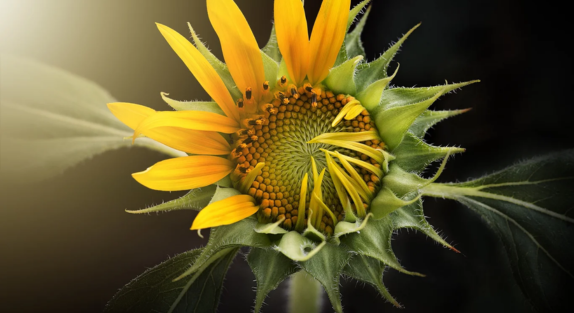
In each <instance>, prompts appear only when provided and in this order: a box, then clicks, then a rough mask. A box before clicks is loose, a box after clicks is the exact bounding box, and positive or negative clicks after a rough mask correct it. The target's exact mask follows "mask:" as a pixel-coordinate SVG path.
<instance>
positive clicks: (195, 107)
mask: <svg viewBox="0 0 574 313" xmlns="http://www.w3.org/2000/svg"><path fill="white" fill-rule="evenodd" d="M160 95H161V98H162V99H163V101H165V103H167V104H168V105H169V106H170V107H172V108H173V109H174V110H176V111H202V112H211V113H217V114H221V115H225V113H223V110H222V109H221V108H220V107H219V105H218V104H217V103H215V102H211V101H178V100H173V99H171V98H169V97H168V95H169V93H166V92H162V93H160Z"/></svg>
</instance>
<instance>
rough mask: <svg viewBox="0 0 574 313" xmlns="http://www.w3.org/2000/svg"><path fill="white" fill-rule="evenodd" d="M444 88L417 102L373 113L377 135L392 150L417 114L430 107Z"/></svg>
mask: <svg viewBox="0 0 574 313" xmlns="http://www.w3.org/2000/svg"><path fill="white" fill-rule="evenodd" d="M444 92H445V89H444V88H443V90H442V91H440V92H439V93H437V94H436V95H435V96H434V97H432V98H430V99H427V100H424V101H421V102H419V103H414V104H408V105H404V106H400V107H392V108H390V109H386V110H384V111H381V112H379V113H378V114H376V115H375V124H376V125H377V128H378V129H379V135H380V136H381V138H382V139H383V142H384V143H385V145H387V146H388V147H389V149H390V151H391V152H392V151H393V149H395V148H396V147H397V146H398V145H399V144H400V143H401V142H402V141H403V137H404V136H405V133H406V132H407V130H408V129H409V128H410V127H411V125H412V124H413V122H414V121H415V119H416V118H417V117H419V115H421V114H422V113H423V112H424V111H425V110H426V109H428V107H430V106H431V105H432V104H433V103H434V102H435V101H436V100H437V99H438V98H439V97H440V96H441V95H442V94H443V93H444Z"/></svg>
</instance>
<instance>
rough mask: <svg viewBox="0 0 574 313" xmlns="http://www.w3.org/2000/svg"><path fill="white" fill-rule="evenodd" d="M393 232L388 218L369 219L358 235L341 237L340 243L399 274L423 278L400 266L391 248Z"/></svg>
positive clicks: (391, 223)
mask: <svg viewBox="0 0 574 313" xmlns="http://www.w3.org/2000/svg"><path fill="white" fill-rule="evenodd" d="M393 230H394V229H393V222H392V220H391V218H390V217H388V216H387V217H385V218H382V219H380V220H375V219H370V220H369V222H368V223H367V225H366V226H365V227H364V228H363V229H362V230H361V232H360V233H352V234H348V235H347V236H343V237H341V242H342V243H343V244H344V245H346V246H348V247H349V248H350V249H351V251H355V252H357V253H358V254H360V255H364V256H368V257H372V258H375V259H377V260H379V261H381V262H383V263H384V264H386V265H388V266H390V267H392V268H394V269H396V270H397V271H399V272H401V273H405V274H408V275H415V276H424V275H422V274H419V273H415V272H410V271H407V270H406V269H404V268H403V267H402V266H401V265H400V263H399V261H398V260H397V257H396V256H395V254H394V252H393V250H392V246H391V238H392V234H393Z"/></svg>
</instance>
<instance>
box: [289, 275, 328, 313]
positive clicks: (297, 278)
mask: <svg viewBox="0 0 574 313" xmlns="http://www.w3.org/2000/svg"><path fill="white" fill-rule="evenodd" d="M322 294H323V293H322V290H321V285H320V284H319V282H318V281H316V280H315V279H313V277H311V275H309V274H307V273H306V272H305V271H299V272H297V273H295V274H293V275H291V282H290V284H289V312H290V313H318V312H321V299H322Z"/></svg>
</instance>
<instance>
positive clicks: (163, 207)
mask: <svg viewBox="0 0 574 313" xmlns="http://www.w3.org/2000/svg"><path fill="white" fill-rule="evenodd" d="M216 188H217V186H216V185H210V186H207V187H202V188H197V189H192V190H190V191H189V192H188V193H187V194H185V196H183V197H180V198H177V199H175V200H171V201H168V202H165V203H162V204H158V205H156V206H153V207H151V208H147V209H142V210H126V212H128V213H132V214H144V213H154V212H168V211H175V210H195V211H199V210H201V209H203V208H205V207H206V206H207V205H208V204H209V203H210V201H211V199H212V198H213V195H214V194H215V189H216Z"/></svg>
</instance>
